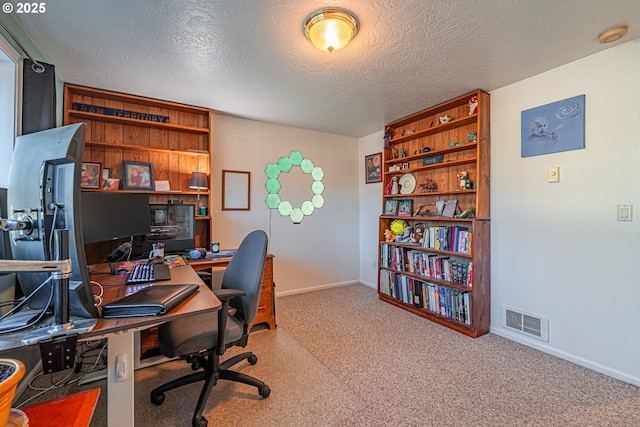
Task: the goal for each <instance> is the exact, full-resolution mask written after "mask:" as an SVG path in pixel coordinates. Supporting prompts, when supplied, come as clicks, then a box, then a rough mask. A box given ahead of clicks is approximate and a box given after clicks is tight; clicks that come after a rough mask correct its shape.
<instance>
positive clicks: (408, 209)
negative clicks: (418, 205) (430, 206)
mask: <svg viewBox="0 0 640 427" xmlns="http://www.w3.org/2000/svg"><path fill="white" fill-rule="evenodd" d="M412 212H413V200H411V199H405V200H398V216H411V213H412Z"/></svg>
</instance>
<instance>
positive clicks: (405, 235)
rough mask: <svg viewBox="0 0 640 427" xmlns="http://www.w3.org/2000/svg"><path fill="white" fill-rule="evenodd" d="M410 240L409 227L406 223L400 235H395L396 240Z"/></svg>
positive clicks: (401, 241)
mask: <svg viewBox="0 0 640 427" xmlns="http://www.w3.org/2000/svg"><path fill="white" fill-rule="evenodd" d="M410 240H411V227H410V226H409V225H407V226H406V227H405V228H404V230H403V231H402V235H401V236H396V242H399V243H408V242H409V241H410Z"/></svg>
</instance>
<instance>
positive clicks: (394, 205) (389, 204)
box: [383, 200, 398, 216]
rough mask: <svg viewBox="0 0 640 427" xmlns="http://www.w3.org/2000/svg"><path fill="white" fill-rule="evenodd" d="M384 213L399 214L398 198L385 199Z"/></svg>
mask: <svg viewBox="0 0 640 427" xmlns="http://www.w3.org/2000/svg"><path fill="white" fill-rule="evenodd" d="M383 215H388V216H395V215H398V201H397V200H387V201H385V202H384V213H383Z"/></svg>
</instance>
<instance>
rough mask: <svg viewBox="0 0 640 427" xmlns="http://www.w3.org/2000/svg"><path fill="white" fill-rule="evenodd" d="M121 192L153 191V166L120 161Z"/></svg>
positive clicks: (144, 163)
mask: <svg viewBox="0 0 640 427" xmlns="http://www.w3.org/2000/svg"><path fill="white" fill-rule="evenodd" d="M122 189H123V190H149V191H154V190H155V184H154V181H153V165H152V164H151V163H146V162H133V161H129V160H123V161H122Z"/></svg>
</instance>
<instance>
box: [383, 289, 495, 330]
mask: <svg viewBox="0 0 640 427" xmlns="http://www.w3.org/2000/svg"><path fill="white" fill-rule="evenodd" d="M378 298H379V299H380V300H382V301H386V302H388V303H389V304H393V305H395V306H398V307H400V308H402V309H404V310H407V311H410V312H412V313H414V314H417V315H418V316H420V317H424V318H425V319H429V320H431V321H433V322H436V323H439V324H440V325H442V326H446V327H448V328H450V329H453V330H455V331H458V332H460V333H462V334H465V335H468V336H470V337H472V338H477V337H479V336H480V335H484V333H486V332H481V331H478V330H476V329H475V328H473V327H472V326H471V325H466V324H464V323H460V322H458V321H456V320H453V319H449V318H448V317H444V316H441V315H440V314H438V313H435V312H433V311H429V310H427V309H424V308H418V307H414V306H412V305H409V304H405V303H403V302H402V301H400V300H398V299H396V298H393V297H391V296H389V295H386V294H383V293H380V292H379V293H378ZM487 332H488V331H487Z"/></svg>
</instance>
